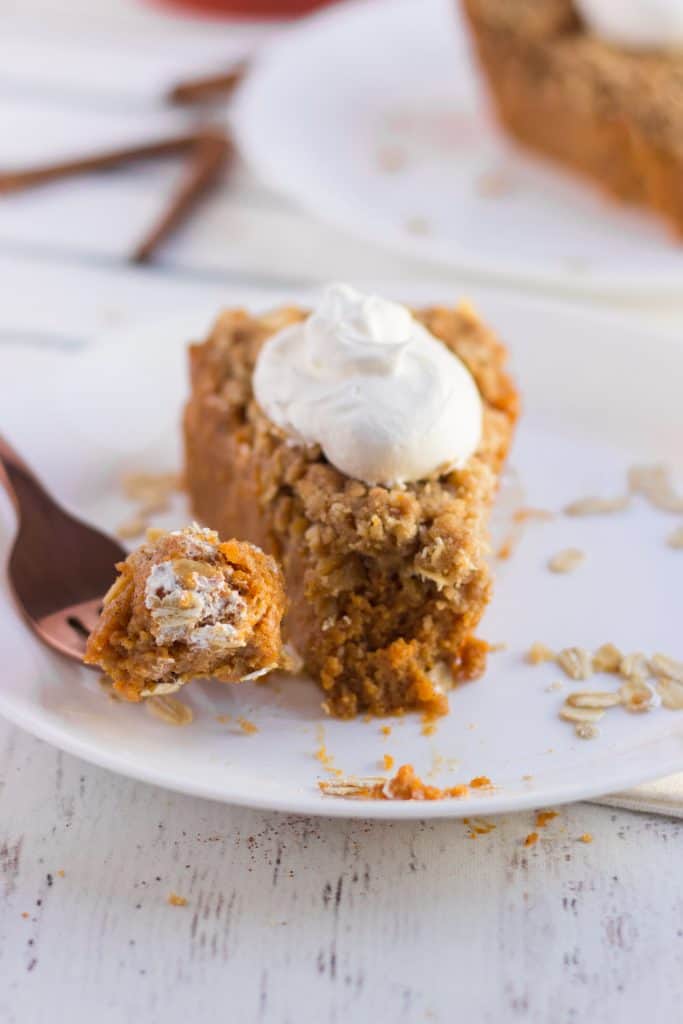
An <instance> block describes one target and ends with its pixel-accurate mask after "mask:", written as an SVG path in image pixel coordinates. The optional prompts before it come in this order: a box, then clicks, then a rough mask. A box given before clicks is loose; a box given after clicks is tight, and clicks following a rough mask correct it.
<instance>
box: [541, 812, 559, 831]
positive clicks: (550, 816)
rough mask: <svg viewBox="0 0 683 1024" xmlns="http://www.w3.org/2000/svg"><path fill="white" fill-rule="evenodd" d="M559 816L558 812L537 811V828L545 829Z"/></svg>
mask: <svg viewBox="0 0 683 1024" xmlns="http://www.w3.org/2000/svg"><path fill="white" fill-rule="evenodd" d="M557 816H558V813H557V811H537V812H536V828H545V827H546V825H547V824H548V822H550V821H553V820H554V819H555V818H557Z"/></svg>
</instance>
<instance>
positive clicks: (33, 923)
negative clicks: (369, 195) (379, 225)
mask: <svg viewBox="0 0 683 1024" xmlns="http://www.w3.org/2000/svg"><path fill="white" fill-rule="evenodd" d="M270 31H272V29H266V30H264V29H262V28H259V29H255V28H253V27H250V26H248V25H242V26H238V27H237V26H235V25H233V24H230V25H227V24H226V25H223V26H220V27H216V26H214V25H211V24H210V23H207V22H188V21H183V20H176V19H168V18H164V17H162V16H160V15H158V14H156V13H153V12H152V11H151V10H150V11H146V10H144V9H143V8H139V7H138V6H137V5H136V4H134V3H133V2H132V0H90V2H88V0H63V2H61V3H57V2H56V0H52V2H50V0H13V2H11V0H5V3H4V4H3V5H2V7H1V8H0V138H1V139H2V162H3V164H6V165H9V164H12V163H14V164H18V163H20V162H22V161H24V160H28V159H45V158H47V157H48V156H52V155H57V154H58V153H59V152H60V149H61V151H62V152H72V151H73V150H74V149H75V148H76V147H77V146H78V147H80V146H83V148H89V147H91V146H95V145H97V144H99V143H107V144H109V143H113V142H115V141H116V140H118V139H127V138H131V137H133V136H135V135H136V134H137V135H140V136H144V135H147V134H151V132H153V131H159V132H160V133H161V132H163V131H166V130H167V129H168V128H169V127H171V128H173V127H175V126H176V125H182V124H183V123H184V122H185V115H183V114H176V113H169V112H168V111H165V110H164V108H163V106H162V104H161V102H160V96H161V94H162V92H163V89H164V87H165V86H166V85H167V84H168V83H169V82H170V81H172V80H173V79H174V78H175V77H176V76H177V75H178V74H181V73H182V72H183V71H185V70H187V71H190V70H193V69H194V68H199V69H200V70H201V71H203V70H205V69H207V68H211V67H214V66H215V67H220V66H221V65H222V63H224V61H225V60H226V59H228V58H229V57H231V56H232V55H238V54H239V53H241V52H243V51H244V49H245V48H249V47H251V46H253V45H255V44H257V43H258V42H259V41H260V40H261V39H262V38H263V36H264V35H265V34H267V33H268V32H270ZM176 173H177V169H176V168H174V167H173V166H171V165H166V166H149V167H144V168H136V169H132V168H131V169H130V170H126V171H125V172H121V173H116V174H109V175H105V176H102V177H101V178H97V179H82V180H80V181H78V182H68V183H63V184H58V185H53V186H51V187H49V188H45V189H42V190H40V191H36V192H32V193H26V194H24V195H20V196H15V197H10V198H3V199H0V372H1V366H2V363H1V360H2V347H3V346H4V345H10V344H12V345H13V344H16V343H21V344H24V345H30V346H33V347H34V348H35V351H36V364H35V365H36V372H40V350H41V348H42V347H43V346H48V347H50V348H60V347H62V348H64V349H68V348H71V347H73V346H79V345H82V344H90V343H92V340H93V338H95V337H96V335H97V332H98V331H99V330H100V329H102V328H103V327H107V326H110V325H112V324H114V323H116V324H120V323H125V322H131V321H133V320H135V319H136V318H138V317H140V316H141V315H149V316H152V315H159V313H163V311H164V309H165V308H167V307H168V305H169V304H170V303H171V302H172V303H173V304H175V305H176V306H177V304H178V303H179V302H180V300H181V298H182V297H184V296H186V297H187V302H188V304H191V303H194V302H196V301H197V300H198V299H199V300H203V299H205V298H206V297H208V296H211V297H212V299H213V297H214V296H215V300H216V302H217V303H218V302H219V301H220V289H221V283H222V282H230V283H231V284H233V285H234V284H236V283H240V282H244V284H245V286H246V285H248V286H249V289H250V294H251V289H252V288H253V286H255V285H259V284H264V285H266V284H267V285H268V286H271V287H281V286H286V285H287V284H290V283H297V284H298V283H304V282H312V281H316V280H320V279H325V278H330V277H342V278H352V279H354V280H356V281H360V282H362V281H364V280H368V279H370V278H376V279H382V278H383V279H389V278H392V279H394V280H399V279H401V278H403V279H405V280H409V279H410V280H417V279H419V278H420V277H424V276H426V275H427V273H428V274H429V277H430V278H431V279H434V276H435V275H434V270H433V268H430V269H429V271H428V272H427V271H426V270H423V269H422V268H420V267H419V266H417V265H416V264H412V263H410V262H409V261H407V260H405V259H400V258H394V257H392V256H391V255H387V254H386V253H384V252H380V251H379V250H372V249H370V248H369V247H368V246H364V245H360V244H358V243H356V242H354V241H353V240H352V239H349V238H346V237H343V236H341V235H339V234H337V233H336V232H334V231H332V230H330V229H327V228H323V227H320V226H318V225H316V224H315V223H313V222H312V221H310V220H308V219H307V218H306V217H304V216H303V215H302V214H301V213H299V212H298V211H297V210H295V209H294V208H292V207H291V206H289V205H287V204H285V203H283V202H281V201H280V200H279V199H277V198H276V197H275V196H274V195H272V194H271V193H269V192H266V191H265V190H264V189H263V188H261V187H260V186H259V185H258V184H257V183H256V182H254V181H253V180H252V179H251V178H250V177H249V176H248V175H247V174H246V172H244V171H243V170H242V169H238V170H237V172H236V173H235V174H233V175H232V176H231V179H230V180H229V181H226V183H225V185H224V187H223V188H222V189H221V192H220V194H218V195H217V196H215V197H214V198H213V199H212V200H211V201H210V202H209V203H207V205H206V206H205V207H204V209H203V210H202V212H201V214H200V215H199V216H198V217H197V218H195V219H194V220H193V222H192V223H191V224H190V225H188V227H187V228H186V229H185V230H183V232H182V233H181V234H180V235H179V236H178V237H177V238H176V239H175V240H174V241H173V242H172V243H171V244H170V245H168V246H167V247H166V249H165V250H164V252H163V256H162V257H161V259H160V260H159V261H158V263H157V264H156V265H155V266H154V267H150V268H147V269H144V270H133V269H130V268H128V267H127V266H126V264H125V258H124V257H125V253H126V252H127V251H128V249H129V248H130V246H131V245H132V243H133V242H134V241H135V240H137V238H138V237H139V235H140V233H141V232H142V231H144V229H145V227H146V226H147V224H148V223H149V221H150V220H151V219H152V218H153V217H154V214H155V212H156V211H157V210H158V209H159V205H160V203H161V202H162V201H163V195H164V191H165V189H166V188H167V187H168V185H170V184H171V182H172V180H173V177H174V175H175V174H176ZM442 283H443V287H444V289H451V290H453V291H455V290H458V291H459V290H461V282H455V281H453V279H452V275H451V274H450V273H448V272H444V274H443V276H442ZM631 311H632V315H633V316H641V317H643V318H644V320H645V321H648V322H649V321H651V320H653V321H656V322H662V323H668V324H670V325H680V324H681V323H682V322H683V313H682V312H681V309H680V308H678V307H677V304H676V303H675V302H670V303H668V304H667V307H666V308H664V307H663V306H661V305H660V306H658V307H657V308H652V307H647V306H646V305H643V306H642V307H636V306H633V307H632V310H631ZM27 414H28V412H27ZM30 414H32V415H34V414H36V411H35V410H30ZM0 418H1V410H0ZM0 530H4V531H5V533H0V543H1V544H2V547H3V549H4V548H5V546H6V543H7V541H8V540H9V536H8V535H7V534H6V526H4V525H3V526H0ZM1 653H2V655H3V659H2V661H3V671H8V670H9V668H10V664H11V661H10V659H9V658H8V652H1ZM0 685H1V682H0ZM532 823H533V816H531V815H520V816H511V817H510V818H508V819H507V820H504V821H503V820H498V821H496V825H497V827H496V829H495V831H493V832H491V833H490V834H489V835H486V836H480V837H479V838H478V839H476V840H471V839H470V838H468V835H467V829H466V827H465V826H463V825H462V824H461V823H448V822H434V823H432V824H429V825H417V826H415V825H413V824H402V825H392V824H363V823H349V824H344V823H343V822H333V821H330V822H326V821H312V820H306V819H301V818H283V817H279V816H277V815H269V814H261V813H256V812H249V811H244V810H234V809H230V808H228V807H224V806H220V805H217V804H211V803H208V802H204V801H201V800H197V799H191V798H185V797H181V796H176V795H173V794H169V793H165V792H163V791H160V790H156V789H153V788H151V787H149V786H145V785H142V784H137V783H134V782H130V781H127V780H124V779H119V778H116V777H114V776H112V775H110V774H108V773H107V772H105V771H102V770H99V769H96V768H92V767H89V766H87V765H85V764H82V763H80V762H78V761H76V760H75V759H73V758H70V757H67V756H66V755H62V754H60V753H58V752H56V751H54V750H52V749H50V748H47V747H46V746H44V745H43V744H41V743H39V742H37V741H35V740H33V739H31V738H29V737H27V736H25V735H24V734H22V733H19V732H18V731H16V730H15V729H13V728H10V727H9V726H5V725H4V724H0V1021H2V1022H3V1024H4V1022H5V1021H6V1022H7V1024H10V1022H17V1024H32V1022H34V1021H35V1022H42V1021H46V1022H47V1021H54V1020H55V1019H58V1020H71V1021H74V1022H76V1024H81V1022H85V1021H88V1022H89V1021H91V1020H95V1021H97V1022H98V1024H99V1022H102V1024H108V1022H110V1021H112V1022H119V1021H128V1020H142V1021H145V1022H152V1024H154V1022H157V1021H158V1022H162V1021H163V1022H165V1024H166V1022H168V1024H175V1022H188V1021H192V1022H194V1021H205V1020H226V1021H231V1022H232V1021H235V1022H240V1024H241V1022H245V1024H246V1022H251V1021H264V1022H269V1024H270V1022H273V1024H276V1022H277V1024H285V1022H293V1024H309V1022H311V1024H313V1022H315V1024H327V1022H330V1024H332V1022H342V1021H347V1020H349V1021H351V1020H353V1021H354V1022H361V1024H362V1022H365V1021H368V1022H369V1021H373V1022H391V1024H393V1022H399V1021H406V1022H410V1024H413V1022H421V1021H443V1022H449V1024H450V1022H451V1021H455V1020H460V1019H463V1020H471V1021H473V1022H479V1021H486V1022H495V1024H497V1022H508V1021H516V1020H520V1021H533V1022H537V1021H538V1022H546V1021H553V1022H565V1021H566V1022H572V1021H579V1020H591V1021H596V1022H600V1021H610V1022H611V1021H617V1020H619V1021H620V1022H626V1024H630V1022H631V1021H634V1022H635V1021H636V1020H641V1019H642V1018H643V1016H644V1015H647V1016H648V1017H649V1018H650V1019H652V1020H653V1021H657V1022H660V1021H661V1022H668V1021H674V1020H677V1019H679V1014H680V1000H681V995H683V983H682V981H681V979H682V978H683V971H682V968H683V929H682V927H681V921H682V920H683V907H682V905H681V904H682V888H681V883H680V860H681V857H680V851H681V843H682V842H683V835H682V834H681V830H682V826H681V824H680V823H677V822H675V821H673V820H669V819H666V818H655V817H650V816H646V815H633V814H629V813H627V812H623V811H618V812H617V811H614V812H613V811H609V810H606V809H604V808H596V807H592V806H588V805H576V806H574V807H572V808H569V809H565V810H563V811H562V812H561V814H560V816H559V818H558V819H556V821H555V822H554V823H553V824H552V825H550V826H549V827H548V829H547V830H544V831H543V832H542V836H541V840H540V842H539V843H538V844H537V845H536V846H535V847H533V848H531V849H526V848H524V846H523V839H524V836H525V835H526V834H527V833H528V832H529V831H530V830H531V828H532ZM584 832H589V833H591V834H592V835H593V843H592V844H584V843H581V842H580V841H579V836H580V835H581V834H582V833H584ZM60 870H62V871H63V872H64V877H61V876H60V875H58V874H57V872H58V871H60ZM48 876H51V879H52V884H50V880H49V878H48ZM171 891H176V892H178V893H180V894H181V895H183V896H184V897H186V898H187V900H188V905H187V906H186V907H183V908H180V907H178V908H176V907H171V906H169V905H168V904H167V903H166V897H167V895H168V893H169V892H171ZM24 915H27V916H24Z"/></svg>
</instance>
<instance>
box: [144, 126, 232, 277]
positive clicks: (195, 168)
mask: <svg viewBox="0 0 683 1024" xmlns="http://www.w3.org/2000/svg"><path fill="white" fill-rule="evenodd" d="M232 153H233V147H232V144H231V143H230V141H229V139H228V138H227V137H226V136H225V135H224V134H223V133H222V132H218V131H205V132H203V133H202V134H201V136H200V138H199V140H198V142H197V144H196V146H195V149H194V151H193V153H192V155H191V156H190V158H189V162H188V166H187V172H186V174H185V176H184V178H183V180H182V181H181V182H180V185H179V187H178V189H177V191H176V192H175V194H174V195H173V197H172V199H171V202H170V204H169V206H168V208H167V209H166V211H165V212H164V213H163V214H162V216H161V218H160V219H159V220H158V221H157V223H156V224H155V225H154V226H153V228H152V229H151V231H149V233H148V234H147V235H145V237H144V238H143V240H142V241H141V242H140V244H139V245H138V246H137V247H136V248H135V250H134V251H133V252H132V253H131V256H130V260H131V262H132V263H148V262H149V260H150V259H151V258H152V256H153V255H154V253H155V252H156V250H157V249H158V248H159V246H160V245H161V244H162V242H164V241H165V240H166V239H167V238H168V236H169V235H170V234H171V233H172V232H173V231H175V229H176V228H177V227H178V226H179V225H180V224H181V223H182V221H183V220H184V219H185V218H186V217H187V215H188V214H189V213H190V212H191V211H192V209H193V208H194V207H195V206H196V204H197V203H198V202H199V200H200V199H201V198H202V197H203V196H204V195H205V193H206V192H207V191H208V190H209V189H210V188H211V186H212V185H213V184H214V183H215V182H216V180H217V178H218V176H219V174H220V172H221V170H222V169H223V167H224V166H225V165H226V163H227V161H228V158H229V157H230V156H231V155H232Z"/></svg>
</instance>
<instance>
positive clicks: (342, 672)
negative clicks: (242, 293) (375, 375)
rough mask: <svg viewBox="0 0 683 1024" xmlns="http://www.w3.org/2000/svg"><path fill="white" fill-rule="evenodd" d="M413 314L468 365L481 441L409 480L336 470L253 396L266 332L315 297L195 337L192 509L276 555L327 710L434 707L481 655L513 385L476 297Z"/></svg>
mask: <svg viewBox="0 0 683 1024" xmlns="http://www.w3.org/2000/svg"><path fill="white" fill-rule="evenodd" d="M349 291H351V290H350V289H349ZM373 301H374V300H373ZM376 301H379V300H376ZM392 305H393V304H392ZM373 308H374V307H373ZM401 308H403V307H401ZM394 309H395V307H394ZM404 314H405V310H404ZM412 315H413V318H414V321H416V322H417V325H418V326H417V328H416V330H417V331H419V332H422V328H426V329H427V331H428V332H430V334H431V335H432V339H431V342H430V344H434V339H436V340H437V342H438V344H437V346H436V347H437V348H438V349H439V352H440V353H441V356H443V354H444V353H443V351H442V350H441V346H444V349H445V350H446V351H447V352H450V353H452V354H453V355H455V356H457V357H458V359H459V361H461V362H462V363H463V364H464V366H465V367H466V369H467V371H469V375H471V377H472V378H473V380H474V383H475V384H476V389H475V393H476V390H478V393H479V395H480V396H481V408H482V429H481V438H480V441H479V443H478V447H477V449H476V451H474V453H473V454H472V455H471V456H470V457H468V458H467V460H466V462H465V463H464V464H463V465H461V466H460V467H459V468H457V469H444V468H442V470H441V472H435V473H434V474H432V475H431V476H430V477H429V478H428V479H422V480H419V481H417V482H403V483H396V484H372V483H367V482H366V480H364V479H359V478H357V477H354V476H352V475H349V474H347V473H345V472H343V471H341V470H340V469H338V468H337V467H336V466H335V465H333V464H332V463H331V461H330V460H329V459H328V458H327V457H326V456H325V454H324V453H323V450H322V448H321V446H320V445H317V444H310V443H304V441H301V440H299V441H298V440H297V439H296V438H293V437H292V436H291V435H290V434H288V432H287V431H286V430H283V429H282V427H281V426H278V425H277V424H276V423H275V422H274V420H273V418H271V417H270V416H268V415H267V414H266V412H265V411H264V409H263V408H262V406H261V405H260V404H259V403H258V402H257V401H256V399H255V395H254V370H255V366H256V364H257V360H258V358H259V354H260V353H261V352H262V350H263V348H264V345H265V344H266V343H267V342H268V340H269V339H272V338H273V337H274V336H275V335H278V336H281V333H282V332H283V331H284V330H285V329H288V330H291V329H292V328H293V327H294V326H295V325H302V324H304V322H308V321H309V320H310V319H312V318H310V317H309V315H308V311H306V310H303V309H299V308H296V307H289V308H284V309H279V310H277V311H275V312H270V313H267V314H265V315H262V316H255V315H251V314H249V313H248V312H245V311H244V310H240V309H237V310H228V311H226V312H224V313H222V314H221V316H220V317H219V318H218V320H217V322H216V324H215V326H214V327H213V329H212V331H211V332H210V334H209V336H208V338H207V339H206V340H205V341H204V342H202V343H200V344H195V345H193V346H192V347H191V349H190V366H191V395H190V398H189V401H188V403H187V406H186V409H185V416H184V432H185V450H186V465H185V472H186V481H187V486H188V490H189V494H190V497H191V501H192V506H193V511H194V514H195V515H196V516H197V517H198V518H199V519H200V520H201V521H203V522H204V523H206V524H207V525H208V526H210V527H211V528H213V529H216V530H218V531H219V532H220V533H222V534H224V535H235V536H241V537H245V538H248V539H249V540H250V541H252V542H253V543H255V544H257V545H259V546H260V547H262V548H263V549H264V550H266V551H268V552H269V553H271V554H272V555H274V556H275V557H276V558H277V559H278V560H279V561H280V563H281V565H282V568H283V572H284V577H285V583H286V588H287V596H288V611H287V614H286V616H285V619H284V623H283V631H284V636H285V639H286V640H288V641H289V642H290V643H291V645H292V646H293V647H294V648H295V649H296V651H297V652H298V653H299V654H300V655H301V657H302V658H303V661H304V665H305V668H306V670H307V672H308V673H309V674H310V675H311V676H312V677H313V678H314V679H315V680H317V681H318V683H319V684H320V686H321V688H322V691H323V694H324V703H323V706H324V708H325V709H326V710H327V711H328V712H329V713H330V714H333V715H337V716H340V717H345V718H348V717H352V716H354V715H357V714H358V713H360V712H369V713H373V714H378V715H381V714H387V713H400V712H401V711H403V710H406V709H422V710H423V711H426V712H429V713H436V714H439V713H443V712H445V711H446V710H447V707H448V704H447V697H446V692H445V691H446V690H447V689H448V688H450V687H451V686H452V685H453V683H455V682H456V681H458V680H465V679H471V678H473V677H476V676H478V675H479V674H480V673H481V672H482V671H483V669H484V667H485V661H486V651H487V645H486V643H485V642H484V641H482V640H479V639H477V638H476V637H475V635H474V631H475V629H476V626H477V624H478V623H479V620H480V618H481V616H482V614H483V612H484V609H485V607H486V605H487V603H488V601H489V599H490V595H491V580H490V573H489V568H488V566H487V562H486V554H487V519H488V515H489V510H490V506H491V503H492V501H493V498H494V495H495V492H496V487H497V482H498V476H499V473H500V471H501V467H502V465H503V462H504V460H505V457H506V454H507V452H508V448H509V445H510V442H511V438H512V433H513V425H514V422H515V419H516V416H517V407H518V400H517V394H516V391H515V388H514V386H513V384H512V382H511V380H510V378H509V377H508V375H507V373H506V370H505V364H506V359H507V353H506V350H505V348H504V346H503V345H502V344H501V343H500V342H499V341H498V340H497V339H496V338H495V337H494V335H493V334H492V333H491V331H490V330H488V329H487V328H486V327H485V326H484V324H482V322H481V321H480V320H479V319H478V317H477V316H476V314H475V313H474V312H473V311H472V309H471V308H470V307H469V306H466V305H461V306H459V307H458V308H455V309H452V308H445V307H431V308H427V309H422V310H417V311H413V314H412ZM411 323H413V319H411ZM420 325H421V326H420ZM423 333H424V332H423ZM416 344H417V345H418V353H419V351H421V350H419V345H420V344H422V342H419V341H418V342H416ZM438 354H439V353H437V355H438ZM366 358H367V357H366ZM330 361H331V362H332V359H331V357H330ZM323 368H324V367H323ZM380 376H381V374H380ZM380 383H381V381H380ZM477 400H478V399H477ZM418 454H419V453H418Z"/></svg>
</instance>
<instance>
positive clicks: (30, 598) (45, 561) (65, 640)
mask: <svg viewBox="0 0 683 1024" xmlns="http://www.w3.org/2000/svg"><path fill="white" fill-rule="evenodd" d="M0 483H3V484H4V485H5V488H6V490H7V492H8V493H9V495H10V498H12V500H13V501H14V504H15V505H16V509H17V513H18V518H19V528H18V530H17V534H16V537H15V540H14V544H13V546H12V550H11V553H10V557H9V562H8V575H9V580H10V584H11V587H12V590H13V592H14V596H15V598H16V600H17V603H18V605H19V608H20V609H21V611H22V612H23V614H24V616H25V617H26V619H27V621H28V623H29V625H30V626H31V627H32V628H33V629H34V630H35V632H36V633H37V634H38V636H39V637H40V639H41V640H42V641H43V642H44V643H46V644H47V645H48V646H49V647H52V648H54V649H55V650H56V651H59V652H60V653H61V654H65V655H67V656H68V657H69V658H73V659H75V660H76V661H80V662H82V660H83V655H84V654H85V645H86V641H87V639H88V635H89V633H90V631H91V630H92V628H93V627H94V625H95V622H96V620H97V616H98V615H99V612H100V608H101V606H102V598H103V596H104V594H105V593H106V592H107V590H108V589H109V587H110V586H111V584H112V583H113V581H114V576H115V570H114V565H115V563H116V562H120V561H122V560H123V559H124V558H125V557H126V552H125V551H124V549H123V548H122V547H121V545H120V544H118V543H117V542H116V541H114V540H112V539H111V537H107V536H106V534H104V533H100V531H99V530H95V529H93V527H92V526H88V525H87V524H86V523H83V522H81V521H80V520H79V519H76V518H75V517H74V516H72V515H70V514H69V513H68V512H66V511H65V510H64V509H63V508H62V507H61V506H60V505H58V504H57V502H56V501H55V500H54V498H52V497H51V496H50V495H49V494H48V493H47V491H46V490H45V488H44V487H43V486H42V485H41V484H40V483H39V482H38V480H37V478H36V477H35V476H34V474H33V473H32V472H31V470H30V469H29V468H28V466H27V465H26V463H25V462H24V461H23V459H22V458H21V457H20V456H19V454H18V453H17V452H16V451H14V449H13V448H12V447H11V445H10V444H9V443H8V441H6V440H5V438H3V436H2V435H1V434H0Z"/></svg>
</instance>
